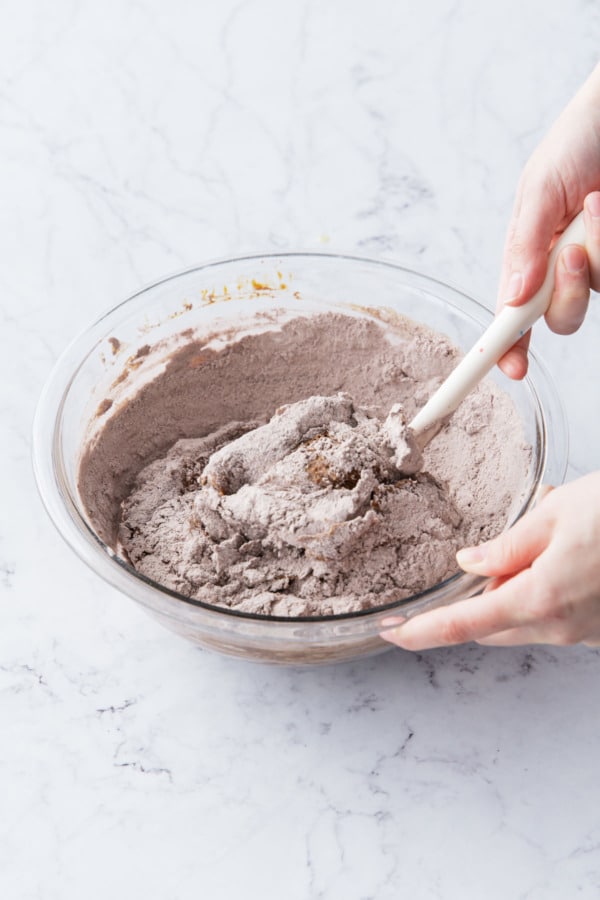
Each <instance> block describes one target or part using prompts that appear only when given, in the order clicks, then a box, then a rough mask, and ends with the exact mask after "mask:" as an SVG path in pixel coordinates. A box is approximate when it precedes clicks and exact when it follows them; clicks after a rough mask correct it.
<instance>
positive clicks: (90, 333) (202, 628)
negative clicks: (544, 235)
mask: <svg viewBox="0 0 600 900" xmlns="http://www.w3.org/2000/svg"><path fill="white" fill-rule="evenodd" d="M326 311H336V312H343V313H347V314H351V315H354V316H364V317H367V318H375V319H377V320H378V321H379V322H382V321H383V322H386V323H388V325H389V327H390V328H393V323H394V317H395V316H397V315H398V314H400V315H402V316H408V317H410V318H411V319H414V320H416V321H418V322H421V323H423V324H425V325H427V326H429V327H431V328H433V329H435V330H436V331H439V332H442V333H444V334H446V335H447V336H448V337H449V338H450V340H451V341H452V342H453V343H454V344H455V345H457V346H458V347H460V348H461V349H463V350H467V349H469V348H470V346H471V345H472V344H473V343H474V342H475V340H476V339H477V337H478V336H479V335H480V334H481V332H482V330H483V329H484V328H485V327H486V326H487V325H488V324H489V322H490V321H491V318H492V314H491V313H490V312H489V311H488V310H487V309H486V308H485V307H483V306H481V305H480V304H479V303H477V302H476V301H475V300H473V299H471V298H470V297H468V296H466V295H465V294H463V293H461V292H460V291H458V290H456V289H454V288H451V287H449V286H448V285H446V284H443V283H441V282H439V281H436V280H435V279H432V278H429V277H426V276H424V275H420V274H418V273H416V272H412V271H410V270H408V269H405V268H402V267H400V266H397V265H393V264H391V263H387V262H381V261H375V260H368V259H361V258H357V257H351V256H339V255H334V254H314V253H284V254H279V255H265V256H248V257H244V258H240V259H233V260H227V261H221V262H213V263H209V264H206V265H203V266H199V267H198V268H194V269H190V270H189V271H186V272H182V273H181V274H177V275H173V276H171V277H168V278H165V279H163V280H161V281H159V282H157V283H156V284H153V285H151V286H150V287H147V288H145V289H144V290H142V291H140V292H139V293H137V294H135V295H134V296H132V297H130V298H129V299H128V300H126V301H124V302H123V303H121V304H119V305H118V306H116V307H115V308H114V309H112V310H110V311H109V312H108V313H106V314H105V315H104V316H102V318H101V319H99V320H98V321H97V322H96V323H95V324H93V325H92V326H91V327H90V328H88V329H87V330H86V331H85V332H83V334H81V335H80V336H79V337H78V338H76V339H75V340H74V341H73V343H72V344H71V345H70V346H69V347H68V348H67V350H65V352H64V353H63V355H62V356H61V357H60V359H59V360H58V362H57V363H56V366H55V367H54V370H53V371H52V373H51V375H50V377H49V379H48V381H47V383H46V385H45V388H44V390H43V393H42V396H41V398H40V401H39V405H38V409H37V413H36V418H35V423H34V442H33V457H34V469H35V474H36V478H37V482H38V487H39V491H40V494H41V496H42V500H43V502H44V504H45V506H46V509H47V510H48V513H49V514H50V517H51V518H52V520H53V521H54V523H55V525H56V527H57V528H58V530H59V532H60V533H61V534H62V536H63V537H64V538H65V540H66V541H67V543H68V544H69V545H70V546H71V547H72V548H73V550H74V551H75V552H76V553H77V554H78V555H79V556H80V558H81V559H83V560H84V562H86V563H87V564H88V565H89V566H90V568H92V569H93V570H94V571H95V572H97V573H98V574H99V575H100V576H101V577H102V578H104V579H105V580H106V581H108V582H109V583H110V584H112V585H114V586H115V587H117V588H119V589H120V590H121V591H123V592H124V593H125V594H127V595H129V596H130V597H132V598H133V599H134V600H136V601H137V602H138V603H140V604H141V605H142V606H143V607H144V609H146V610H147V611H148V612H149V613H151V614H152V615H153V616H154V617H155V618H157V619H158V620H159V621H160V622H162V624H163V625H165V626H166V627H167V628H170V629H171V630H173V631H175V632H177V633H178V634H181V635H183V636H184V637H186V638H188V639H191V640H192V641H195V642H196V643H198V644H200V645H202V646H204V647H210V648H212V649H214V650H218V651H220V652H222V653H226V654H230V655H233V656H239V657H244V658H246V659H252V660H260V661H263V662H270V663H283V664H292V665H316V664H323V663H331V662H336V661H339V660H347V659H353V658H356V657H360V656H366V655H370V654H374V653H380V652H383V651H385V650H388V649H390V645H389V644H388V643H386V642H385V641H383V640H382V639H381V637H380V633H381V631H382V628H383V625H382V620H383V619H385V617H386V616H389V615H390V614H394V613H401V614H402V615H403V616H412V615H415V614H417V613H419V612H422V611H423V610H426V609H431V608H433V607H436V606H440V605H442V604H448V603H452V602H455V601H457V600H460V599H464V598H466V597H469V596H472V595H473V594H475V593H477V592H478V591H480V590H481V589H482V587H483V585H484V584H485V581H486V579H483V578H481V577H478V576H473V575H467V574H465V573H460V572H459V573H457V574H456V575H454V576H453V577H451V578H449V579H447V580H446V581H444V582H442V583H439V584H436V585H434V586H432V587H431V588H429V589H428V590H426V591H423V592H422V593H420V594H418V595H414V596H411V597H409V598H407V599H403V600H400V601H398V602H396V603H393V604H388V605H387V606H386V607H380V608H378V609H376V610H373V609H370V610H367V611H364V612H354V613H350V614H344V615H329V616H321V617H310V618H307V617H295V618H294V617H289V618H280V617H276V616H268V615H255V614H249V613H242V612H236V611H234V610H229V609H224V608H221V607H216V606H210V605H207V604H205V603H202V602H199V601H196V600H192V599H190V598H189V597H186V596H184V595H182V594H179V593H176V592H174V591H171V590H168V589H167V588H164V587H161V586H160V585H158V584H156V583H154V582H152V581H150V580H149V579H148V578H146V577H144V576H142V575H140V574H138V573H137V572H136V571H135V570H134V569H133V568H132V567H131V566H130V565H129V564H128V563H127V562H126V561H125V560H124V559H122V558H120V557H119V555H118V554H117V552H116V551H115V549H114V548H113V547H110V546H107V543H105V542H104V541H103V540H102V539H101V538H100V537H99V536H98V535H97V534H96V533H95V531H94V529H93V528H92V526H91V524H90V522H89V520H88V518H87V516H86V512H85V509H84V506H83V503H82V500H81V497H80V495H79V491H78V487H77V475H78V466H79V462H80V458H81V454H82V448H83V446H84V444H85V442H86V441H89V440H90V439H93V435H94V429H98V428H100V427H102V423H103V422H104V421H105V416H106V417H109V416H110V414H111V404H113V403H114V407H115V408H116V406H117V405H118V402H121V401H124V400H127V399H128V397H131V396H133V395H134V394H135V391H136V390H137V389H138V388H139V386H140V384H142V383H144V382H146V381H147V380H148V379H151V378H152V377H153V376H154V375H156V373H157V372H158V371H160V368H161V364H162V363H161V360H164V359H165V358H166V357H167V356H168V355H169V353H170V352H171V351H172V349H173V347H174V346H175V345H176V344H177V342H178V341H181V335H182V334H185V335H191V334H194V335H195V336H196V335H200V336H202V335H207V336H208V335H210V336H211V337H212V339H213V340H214V339H215V335H216V336H217V339H218V335H219V334H221V335H226V334H227V333H229V334H231V332H232V330H233V331H236V332H237V331H238V330H240V329H242V330H243V329H244V328H246V329H248V330H252V329H254V330H255V331H256V330H257V329H258V330H261V329H266V328H272V327H274V323H275V324H277V323H280V322H282V321H285V320H289V319H291V318H294V317H296V316H311V315H316V314H318V313H323V312H326ZM257 323H258V324H257ZM261 323H262V324H261ZM149 348H152V352H149ZM292 363H293V360H292V361H291V364H292ZM490 377H491V378H494V379H495V380H498V381H499V382H501V386H502V389H503V390H505V391H506V392H507V393H509V394H510V396H511V397H512V400H513V402H514V404H515V406H516V407H517V409H518V411H519V414H520V416H521V419H522V423H523V431H524V437H525V439H526V440H527V442H528V443H529V444H530V445H531V447H532V462H531V468H530V473H529V478H528V485H527V491H526V496H525V499H524V501H523V503H522V506H521V508H520V509H518V510H516V511H515V513H514V515H513V517H512V519H513V521H514V520H516V519H517V518H519V517H520V516H521V515H523V514H524V513H525V512H526V511H527V510H528V509H529V508H530V507H531V506H532V504H533V503H534V501H535V496H536V493H537V490H538V488H539V486H540V485H541V483H542V481H545V482H548V483H552V484H559V483H560V482H561V481H562V480H563V478H564V475H565V470H566V465H567V453H568V447H567V430H566V424H565V419H564V415H563V412H562V409H561V406H560V402H559V399H558V396H557V393H556V389H555V387H554V385H553V383H552V381H551V379H550V378H549V376H548V374H547V372H546V370H545V369H544V368H543V366H542V365H541V364H540V362H539V360H538V359H536V357H535V354H533V353H532V354H531V358H530V366H529V375H528V377H527V378H526V379H525V380H524V381H522V382H517V383H515V382H512V381H510V380H509V379H507V378H504V377H503V376H502V375H501V374H500V373H499V372H495V373H492V375H491V376H490Z"/></svg>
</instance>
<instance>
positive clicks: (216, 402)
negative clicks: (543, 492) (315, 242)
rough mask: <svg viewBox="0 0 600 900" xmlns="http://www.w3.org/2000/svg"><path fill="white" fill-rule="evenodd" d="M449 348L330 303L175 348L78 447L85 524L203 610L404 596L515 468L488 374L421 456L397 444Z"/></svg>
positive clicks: (315, 606)
mask: <svg viewBox="0 0 600 900" xmlns="http://www.w3.org/2000/svg"><path fill="white" fill-rule="evenodd" d="M456 358H457V351H456V349H455V348H454V347H452V345H451V344H450V343H449V342H448V340H447V339H446V338H445V337H443V336H441V335H439V334H436V333H434V332H432V331H429V330H428V329H425V328H424V327H422V326H419V325H416V324H415V323H413V322H410V321H409V320H403V321H402V322H401V323H400V324H398V323H397V324H396V327H395V329H393V330H390V328H389V326H388V327H387V329H384V328H383V327H382V326H381V325H380V324H379V323H378V322H377V321H374V320H366V319H364V318H355V317H353V316H349V315H341V314H332V313H326V314H322V315H319V316H316V317H313V318H297V319H294V320H292V321H291V322H288V323H287V324H285V325H283V326H282V327H281V328H280V329H278V330H269V331H267V332H264V333H262V334H254V335H248V336H246V337H243V338H241V339H239V340H237V341H234V342H232V343H229V344H228V345H227V346H225V347H224V348H221V349H208V348H207V346H206V345H205V346H202V345H201V344H200V343H189V344H187V345H185V346H183V347H182V348H181V349H179V350H178V351H177V352H175V353H173V354H172V356H171V358H170V360H169V362H168V364H167V367H166V369H165V371H164V372H163V373H162V374H161V375H159V376H158V377H157V378H156V379H154V381H151V382H150V383H149V384H146V385H145V386H144V387H143V388H141V390H140V391H139V392H138V394H137V395H136V396H135V398H134V399H133V400H131V401H129V402H128V403H126V404H124V405H123V406H122V408H120V409H118V410H117V411H116V412H115V413H114V414H113V416H112V417H111V418H110V419H109V420H108V421H107V423H106V425H105V426H104V428H103V429H102V430H101V431H100V433H99V435H97V436H96V438H95V439H94V441H93V442H91V443H90V445H89V446H88V447H87V448H86V451H85V453H84V456H83V458H82V462H81V466H80V475H79V485H80V491H81V494H82V497H83V500H84V503H85V505H86V508H87V510H88V514H89V517H90V520H91V522H92V524H93V526H94V528H95V530H96V531H97V532H98V533H99V535H100V536H101V537H102V538H103V539H104V540H106V541H107V542H108V543H109V544H111V545H112V546H113V547H115V548H116V549H117V550H118V551H119V552H120V553H121V554H122V555H124V556H125V557H126V558H127V559H128V560H129V561H130V562H131V564H132V565H133V566H134V567H135V568H136V569H137V570H138V571H139V572H141V573H143V574H144V575H146V576H148V577H149V578H152V579H153V580H154V581H157V582H159V583H160V584H162V585H165V586H166V587H168V588H171V589H173V590H176V591H179V592H181V593H183V594H185V595H186V596H189V597H194V598H196V599H198V600H202V601H204V602H206V603H210V604H214V605H217V606H228V607H233V608H235V609H238V610H241V611H246V612H253V613H258V614H269V615H279V616H288V615H289V616H311V615H323V614H331V613H345V612H350V611H354V610H360V609H366V608H373V607H377V606H380V605H383V604H386V603H389V602H392V601H394V600H398V599H402V598H404V597H407V596H409V595H411V594H414V593H416V592H418V591H421V590H423V589H425V588H427V587H430V586H432V585H434V584H436V583H438V582H440V581H442V580H443V579H445V578H447V577H449V576H450V575H452V574H453V573H454V572H455V571H456V570H457V565H456V561H455V553H456V551H457V550H458V549H459V548H460V547H461V546H465V545H469V544H473V543H477V542H479V541H481V540H484V539H487V538H489V537H492V536H493V535H495V534H496V533H498V532H499V531H500V530H501V529H502V528H503V527H504V526H505V525H506V523H507V521H508V520H509V519H510V517H511V515H513V514H514V512H515V510H516V509H517V508H518V505H519V502H520V500H521V499H522V497H523V494H524V492H525V490H526V484H527V478H528V471H529V462H530V448H529V447H528V446H527V445H526V444H525V443H524V441H523V437H522V432H521V426H520V422H519V417H518V414H517V412H516V410H515V409H514V407H513V405H512V402H511V401H510V399H509V398H508V396H507V395H505V394H504V393H503V392H501V391H500V390H499V389H498V388H497V387H496V386H495V385H493V384H492V383H491V382H486V383H485V384H482V385H480V387H479V388H478V389H477V390H476V391H475V392H474V393H473V394H472V395H471V396H470V397H469V398H467V400H466V401H465V402H464V403H463V404H462V406H461V407H460V408H459V410H458V411H457V412H456V413H455V415H454V416H453V418H452V419H451V421H450V422H449V424H447V425H446V426H445V427H444V428H443V429H442V431H441V432H440V433H439V434H438V435H437V436H436V437H435V438H434V439H433V441H432V442H431V444H430V445H429V446H428V447H427V448H426V449H425V451H424V454H423V458H422V459H421V457H420V454H419V453H418V452H417V451H415V450H414V447H412V445H411V446H408V445H407V444H406V443H405V442H403V436H404V433H405V429H404V422H405V421H406V419H410V418H412V416H413V415H414V413H415V411H416V410H417V409H418V408H419V407H420V406H422V405H423V403H424V402H425V400H426V399H427V398H428V397H429V396H430V395H431V393H433V391H434V390H435V388H436V387H437V386H438V384H439V383H440V382H441V381H442V380H443V378H444V377H445V376H446V375H447V374H448V372H449V371H450V369H451V368H452V367H453V366H454V365H455V363H456ZM398 404H401V405H402V406H401V407H400V406H398Z"/></svg>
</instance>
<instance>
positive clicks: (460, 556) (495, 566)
mask: <svg viewBox="0 0 600 900" xmlns="http://www.w3.org/2000/svg"><path fill="white" fill-rule="evenodd" d="M553 527H554V519H553V517H552V516H550V515H549V514H548V510H547V506H546V505H545V504H541V505H540V506H536V507H535V509H533V510H531V512H529V513H527V515H525V516H523V518H522V519H519V521H518V522H517V523H516V524H515V525H513V526H512V528H509V530H508V531H504V532H502V534H499V535H498V537H495V538H492V540H491V541H486V542H485V543H484V544H479V546H477V547H464V548H463V549H462V550H459V551H458V553H457V554H456V559H457V562H458V564H459V566H460V567H461V569H463V570H464V571H465V572H473V573H475V574H476V575H496V576H498V575H510V574H512V573H514V572H520V571H521V569H524V568H526V567H527V566H529V565H531V563H532V562H533V561H534V559H537V557H538V556H539V555H540V554H541V553H542V552H543V551H544V550H545V549H546V547H547V546H548V544H549V542H550V538H551V536H552V529H553Z"/></svg>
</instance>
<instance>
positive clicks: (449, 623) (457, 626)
mask: <svg viewBox="0 0 600 900" xmlns="http://www.w3.org/2000/svg"><path fill="white" fill-rule="evenodd" d="M469 637H470V635H469V629H468V628H467V626H466V625H465V623H464V622H462V621H461V620H460V619H456V618H449V619H447V620H446V621H445V622H444V624H443V626H442V629H441V638H442V641H443V643H444V644H464V642H465V641H467V640H469Z"/></svg>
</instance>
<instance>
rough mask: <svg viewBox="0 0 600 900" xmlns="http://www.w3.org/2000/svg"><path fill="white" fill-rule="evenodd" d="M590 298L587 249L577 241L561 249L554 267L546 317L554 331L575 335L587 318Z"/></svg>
mask: <svg viewBox="0 0 600 900" xmlns="http://www.w3.org/2000/svg"><path fill="white" fill-rule="evenodd" d="M589 299H590V274H589V270H588V258H587V254H586V251H585V250H584V248H583V247H580V246H579V245H578V244H569V245H568V246H567V247H565V248H564V249H563V250H561V252H560V254H559V256H558V259H557V260H556V267H555V270H554V289H553V291H552V298H551V300H550V306H549V307H548V310H547V311H546V315H545V319H546V323H547V325H548V327H549V328H550V329H551V330H552V331H554V332H555V334H573V333H574V332H575V331H577V329H578V328H579V326H580V325H581V323H582V322H583V320H584V318H585V314H586V312H587V308H588V303H589Z"/></svg>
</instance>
